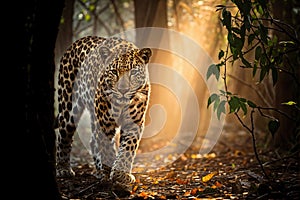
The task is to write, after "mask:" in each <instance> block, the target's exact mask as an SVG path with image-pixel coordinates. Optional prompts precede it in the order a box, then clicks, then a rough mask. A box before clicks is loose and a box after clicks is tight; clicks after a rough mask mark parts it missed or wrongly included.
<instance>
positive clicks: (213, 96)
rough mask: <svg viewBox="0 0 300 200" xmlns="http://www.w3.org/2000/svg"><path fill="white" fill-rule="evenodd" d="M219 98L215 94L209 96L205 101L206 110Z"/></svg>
mask: <svg viewBox="0 0 300 200" xmlns="http://www.w3.org/2000/svg"><path fill="white" fill-rule="evenodd" d="M218 97H219V95H217V94H215V93H214V94H212V95H210V97H209V98H208V100H207V108H208V107H209V106H210V104H212V103H213V102H214V101H215V100H216V99H217V98H218Z"/></svg>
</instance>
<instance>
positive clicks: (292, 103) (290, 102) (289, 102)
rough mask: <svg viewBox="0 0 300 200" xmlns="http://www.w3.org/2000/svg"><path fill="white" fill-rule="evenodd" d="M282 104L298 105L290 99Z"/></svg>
mask: <svg viewBox="0 0 300 200" xmlns="http://www.w3.org/2000/svg"><path fill="white" fill-rule="evenodd" d="M281 104H282V105H288V106H293V105H296V104H297V103H296V102H294V101H288V102H283V103H281Z"/></svg>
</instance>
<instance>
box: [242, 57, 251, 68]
mask: <svg viewBox="0 0 300 200" xmlns="http://www.w3.org/2000/svg"><path fill="white" fill-rule="evenodd" d="M241 59H242V63H243V64H244V65H245V67H246V68H252V66H251V64H250V63H249V62H248V60H246V59H245V58H244V57H241Z"/></svg>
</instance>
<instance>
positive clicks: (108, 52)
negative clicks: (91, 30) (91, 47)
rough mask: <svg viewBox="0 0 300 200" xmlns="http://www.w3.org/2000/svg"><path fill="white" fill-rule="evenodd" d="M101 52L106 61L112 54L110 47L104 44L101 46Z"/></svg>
mask: <svg viewBox="0 0 300 200" xmlns="http://www.w3.org/2000/svg"><path fill="white" fill-rule="evenodd" d="M99 54H100V56H101V59H102V61H104V62H105V61H106V60H107V58H109V57H110V56H111V54H112V52H111V50H110V49H109V48H108V47H106V46H102V47H100V48H99Z"/></svg>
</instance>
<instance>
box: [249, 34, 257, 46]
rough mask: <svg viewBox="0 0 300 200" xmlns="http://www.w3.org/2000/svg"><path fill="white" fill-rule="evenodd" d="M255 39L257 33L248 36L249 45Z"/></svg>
mask: <svg viewBox="0 0 300 200" xmlns="http://www.w3.org/2000/svg"><path fill="white" fill-rule="evenodd" d="M254 39H255V35H254V34H253V33H252V34H250V35H249V36H248V45H250V44H252V42H253V40H254Z"/></svg>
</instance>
